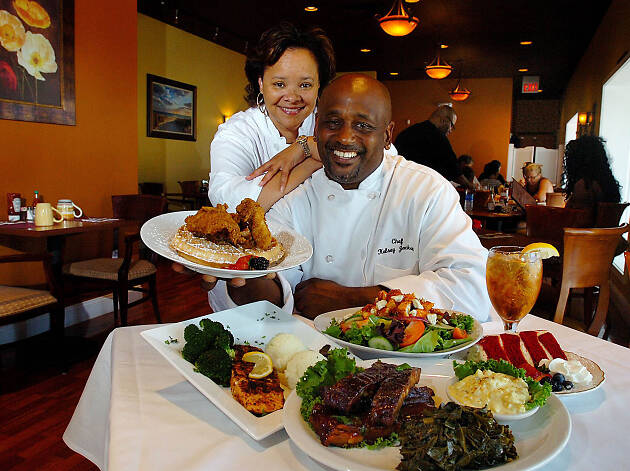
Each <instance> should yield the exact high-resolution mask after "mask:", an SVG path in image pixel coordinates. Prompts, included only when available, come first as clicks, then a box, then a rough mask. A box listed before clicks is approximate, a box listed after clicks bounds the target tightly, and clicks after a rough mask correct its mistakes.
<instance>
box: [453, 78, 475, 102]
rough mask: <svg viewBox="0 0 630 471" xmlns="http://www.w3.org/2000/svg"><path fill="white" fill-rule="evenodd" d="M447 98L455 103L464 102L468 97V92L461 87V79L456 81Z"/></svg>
mask: <svg viewBox="0 0 630 471" xmlns="http://www.w3.org/2000/svg"><path fill="white" fill-rule="evenodd" d="M448 94H449V96H450V97H451V98H452V99H453V100H455V101H465V100H467V99H468V97H469V96H470V90H468V89H467V88H466V87H464V86H463V85H462V79H461V77H460V78H459V80H458V81H457V86H456V87H455V88H454V89H452V90H451V91H450V92H448Z"/></svg>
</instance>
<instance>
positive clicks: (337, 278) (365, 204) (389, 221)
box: [175, 74, 490, 321]
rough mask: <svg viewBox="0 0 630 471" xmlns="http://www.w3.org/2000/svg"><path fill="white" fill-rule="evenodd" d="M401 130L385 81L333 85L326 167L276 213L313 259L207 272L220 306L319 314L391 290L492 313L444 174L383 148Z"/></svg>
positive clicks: (479, 260)
mask: <svg viewBox="0 0 630 471" xmlns="http://www.w3.org/2000/svg"><path fill="white" fill-rule="evenodd" d="M393 128H394V123H393V122H392V121H391V99H390V96H389V92H388V90H387V88H386V87H385V86H384V85H383V84H381V83H380V82H378V81H377V80H374V79H372V78H370V77H368V76H366V75H363V74H347V75H343V76H341V77H339V78H337V79H336V80H334V81H333V82H332V83H331V84H330V85H329V86H328V87H327V88H326V89H325V90H324V92H323V93H322V95H321V97H320V102H319V108H318V113H317V123H316V128H315V135H316V138H317V146H318V151H319V155H320V156H321V158H322V162H323V166H324V168H323V169H320V170H318V171H317V172H315V173H314V174H313V177H312V178H310V179H308V180H307V181H306V182H304V184H302V185H300V186H299V187H298V188H297V189H296V190H294V191H292V192H291V193H290V194H288V195H287V196H285V197H284V198H283V199H281V200H280V201H279V202H278V203H277V204H275V205H274V206H273V208H271V210H270V211H269V212H268V213H267V218H268V219H269V220H273V221H275V222H277V223H280V224H283V225H285V226H287V227H290V228H292V229H293V230H295V231H296V232H298V233H300V234H302V235H304V236H305V237H306V238H307V239H308V240H309V242H310V243H311V244H312V245H313V254H314V256H313V257H312V258H311V259H310V260H309V261H308V262H306V263H304V264H303V265H301V266H300V267H299V268H295V269H291V270H286V271H283V272H280V273H278V274H277V276H276V277H275V279H270V278H269V277H266V278H254V279H248V280H247V281H246V280H243V279H241V278H237V279H233V280H227V282H226V280H220V281H219V282H218V283H217V279H216V278H214V277H212V276H208V275H204V277H203V279H204V280H205V282H206V283H207V285H206V287H207V288H210V289H212V288H213V289H212V291H211V292H210V303H211V305H212V307H213V309H215V310H217V311H218V310H222V309H227V308H230V307H235V306H236V305H242V304H246V303H249V302H253V301H256V300H261V299H266V300H269V301H271V302H273V303H275V304H277V305H279V306H284V307H283V309H284V310H286V311H287V312H293V310H294V308H295V310H296V311H297V312H298V313H301V314H302V315H304V316H306V317H309V318H314V317H315V316H317V315H318V314H321V313H324V312H328V311H332V310H337V309H343V308H348V307H353V306H361V305H365V304H367V303H370V302H372V301H373V299H374V298H375V296H376V295H377V293H378V292H379V290H381V289H383V287H385V288H387V289H394V288H397V289H400V290H401V291H403V292H407V293H408V292H414V293H416V295H417V296H420V297H423V298H425V299H428V300H431V301H432V302H434V303H435V305H436V307H438V308H443V309H454V310H459V311H462V312H466V313H468V314H470V315H472V316H474V317H476V318H477V319H478V320H480V321H484V320H486V319H487V318H488V315H489V309H490V302H489V298H488V294H487V290H486V284H485V261H486V256H487V252H486V250H485V249H484V248H483V247H482V246H481V244H480V242H479V239H478V238H477V236H476V235H475V233H474V232H473V231H472V227H471V220H470V218H468V217H467V216H466V215H465V213H464V212H463V210H462V208H461V206H460V204H459V196H458V194H457V192H456V191H455V189H454V188H453V187H452V185H451V184H450V183H449V182H448V181H447V180H446V179H445V178H443V177H442V176H441V175H439V174H438V173H437V172H435V171H434V170H432V169H430V168H428V167H425V166H422V165H419V164H416V163H414V162H410V161H407V160H406V159H404V158H403V157H401V156H396V157H393V156H390V155H387V154H386V153H385V152H384V150H385V149H386V148H388V147H389V146H390V145H391V139H392V132H393ZM175 269H176V270H177V271H183V268H182V267H181V266H175ZM215 283H216V286H215Z"/></svg>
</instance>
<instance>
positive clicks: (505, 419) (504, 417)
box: [446, 377, 540, 425]
mask: <svg viewBox="0 0 630 471" xmlns="http://www.w3.org/2000/svg"><path fill="white" fill-rule="evenodd" d="M458 381H459V380H458V379H457V377H453V378H451V380H450V381H449V382H448V384H447V386H446V394H447V395H448V397H449V399H450V400H451V401H453V402H456V403H458V404H462V403H461V402H459V401H458V400H456V399H455V398H454V397H453V396H451V394H450V392H449V390H448V387H449V386H450V385H451V384H455V383H457V382H458ZM462 405H464V406H465V405H467V404H462ZM538 409H540V406H536V407H534V408H533V409H530V410H528V411H527V412H523V413H522V414H499V413H498V412H493V413H492V415H493V416H494V418H495V419H496V420H497V422H499V423H500V424H506V425H510V422H511V421H513V420H522V419H526V418H527V417H530V416H532V415H534V414H535V413H536V412H538Z"/></svg>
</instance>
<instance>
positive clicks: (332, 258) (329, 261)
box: [326, 255, 335, 263]
mask: <svg viewBox="0 0 630 471" xmlns="http://www.w3.org/2000/svg"><path fill="white" fill-rule="evenodd" d="M326 261H327V262H328V263H332V262H334V261H335V257H333V256H332V255H326Z"/></svg>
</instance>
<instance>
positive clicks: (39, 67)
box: [0, 0, 76, 125]
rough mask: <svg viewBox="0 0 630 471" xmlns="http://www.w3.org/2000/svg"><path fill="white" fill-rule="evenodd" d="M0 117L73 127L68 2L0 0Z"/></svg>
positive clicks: (70, 11)
mask: <svg viewBox="0 0 630 471" xmlns="http://www.w3.org/2000/svg"><path fill="white" fill-rule="evenodd" d="M0 118H1V119H12V120H17V121H36V122H40V123H55V124H67V125H74V124H76V119H75V91H74V0H37V1H34V0H0Z"/></svg>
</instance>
